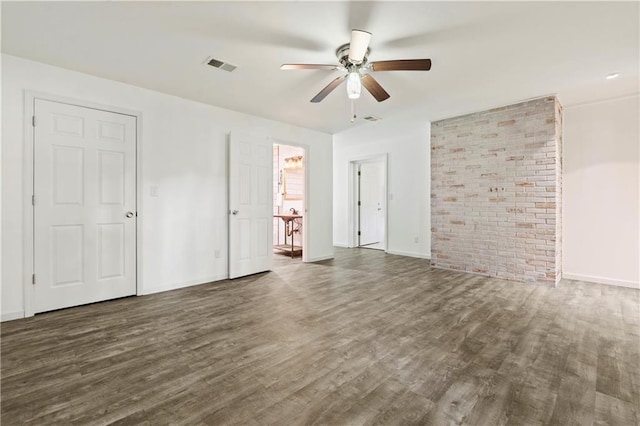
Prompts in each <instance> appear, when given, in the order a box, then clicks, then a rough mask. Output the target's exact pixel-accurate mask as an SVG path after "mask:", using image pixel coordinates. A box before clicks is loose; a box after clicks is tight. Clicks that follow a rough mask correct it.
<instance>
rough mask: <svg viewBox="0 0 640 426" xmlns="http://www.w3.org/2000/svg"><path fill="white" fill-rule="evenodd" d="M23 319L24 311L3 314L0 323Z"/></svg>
mask: <svg viewBox="0 0 640 426" xmlns="http://www.w3.org/2000/svg"><path fill="white" fill-rule="evenodd" d="M22 318H24V311H13V312H3V313H2V315H1V316H0V321H1V322H5V321H13V320H17V319H22Z"/></svg>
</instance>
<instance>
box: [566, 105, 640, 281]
mask: <svg viewBox="0 0 640 426" xmlns="http://www.w3.org/2000/svg"><path fill="white" fill-rule="evenodd" d="M638 104H639V98H638V95H635V96H632V97H626V98H621V99H617V100H611V101H606V102H599V103H593V104H587V105H582V106H575V107H567V108H565V111H564V164H563V168H564V172H563V186H564V189H563V192H564V194H563V195H564V196H563V209H564V211H563V228H564V250H563V251H564V259H563V276H564V278H570V279H580V280H586V281H593V282H601V283H605V284H615V285H622V286H628V287H634V288H640V248H639V245H640V243H639V241H640V235H639V232H640V230H639V223H640V208H639V204H640V195H639V186H640V129H639V126H640V124H639V117H640V110H639V108H638Z"/></svg>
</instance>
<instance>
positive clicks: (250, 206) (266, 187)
mask: <svg viewBox="0 0 640 426" xmlns="http://www.w3.org/2000/svg"><path fill="white" fill-rule="evenodd" d="M272 167H273V148H272V144H271V142H270V141H269V140H268V139H267V138H262V137H254V136H249V135H244V134H240V133H233V134H231V138H230V141H229V278H237V277H242V276H245V275H251V274H256V273H258V272H264V271H269V270H271V263H272V259H273V212H272V209H273V201H272V200H273V194H272V189H273V188H272V179H273V176H272Z"/></svg>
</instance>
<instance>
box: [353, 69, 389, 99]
mask: <svg viewBox="0 0 640 426" xmlns="http://www.w3.org/2000/svg"><path fill="white" fill-rule="evenodd" d="M360 81H361V82H362V85H363V86H364V88H365V89H367V90H368V91H369V93H371V94H372V95H373V97H374V98H376V100H377V101H378V102H382V101H384V100H386V99H389V98H390V97H391V95H389V94H388V93H387V91H386V90H384V89H383V88H382V86H380V83H378V81H377V80H376V79H375V78H373V77H371V74H366V75H363V76H362V79H361V80H360Z"/></svg>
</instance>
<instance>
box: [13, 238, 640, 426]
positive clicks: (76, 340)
mask: <svg viewBox="0 0 640 426" xmlns="http://www.w3.org/2000/svg"><path fill="white" fill-rule="evenodd" d="M0 328H1V330H0V333H1V334H0V345H1V346H0V355H1V357H2V363H1V365H0V373H1V374H0V376H1V377H0V378H1V381H2V382H1V385H2V386H1V388H0V399H1V401H0V406H1V413H0V414H1V416H0V421H1V422H2V424H3V425H19V424H20V425H21V424H61V425H68V424H91V425H107V424H117V425H133V424H135V425H138V424H153V425H156V424H185V425H187V424H188V425H208V424H210V425H220V424H223V425H227V424H229V425H235V424H238V425H283V424H286V425H343V424H354V425H356V424H358V425H359V424H362V425H395V424H398V425H408V424H419V425H438V426H439V425H443V424H466V425H490V426H496V425H507V424H513V425H529V424H557V425H569V424H576V425H577V424H592V423H593V424H594V425H595V424H597V425H600V424H615V425H636V424H638V420H639V417H638V413H639V412H640V409H639V405H640V389H639V388H640V340H639V339H640V291H637V290H633V289H625V288H615V287H610V286H603V285H598V284H592V283H586V282H582V281H567V280H564V281H562V283H561V285H560V286H559V287H558V288H549V287H541V286H534V285H528V284H522V283H515V282H509V281H505V280H499V279H492V278H487V277H481V276H475V275H469V274H464V273H460V272H455V271H445V270H438V269H432V268H431V267H430V266H429V261H428V260H426V259H416V258H408V257H402V256H393V255H387V254H385V253H383V252H380V251H377V250H362V249H341V248H337V249H336V257H335V259H331V260H326V261H322V262H317V263H311V264H303V263H301V262H300V260H299V259H295V260H291V259H290V258H285V257H278V258H276V267H275V268H274V270H273V271H272V272H269V273H263V274H257V275H253V276H250V277H244V278H240V279H236V280H232V281H229V280H225V281H219V282H215V283H209V284H204V285H200V286H193V287H188V288H184V289H180V290H175V291H170V292H164V293H158V294H153V295H149V296H141V297H132V298H125V299H119V300H114V301H110V302H104V303H97V304H93V305H87V306H80V307H76V308H71V309H65V310H60V311H55V312H49V313H45V314H40V315H36V316H35V317H33V318H28V319H24V320H16V321H11V322H6V323H2V324H1V327H0Z"/></svg>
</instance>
